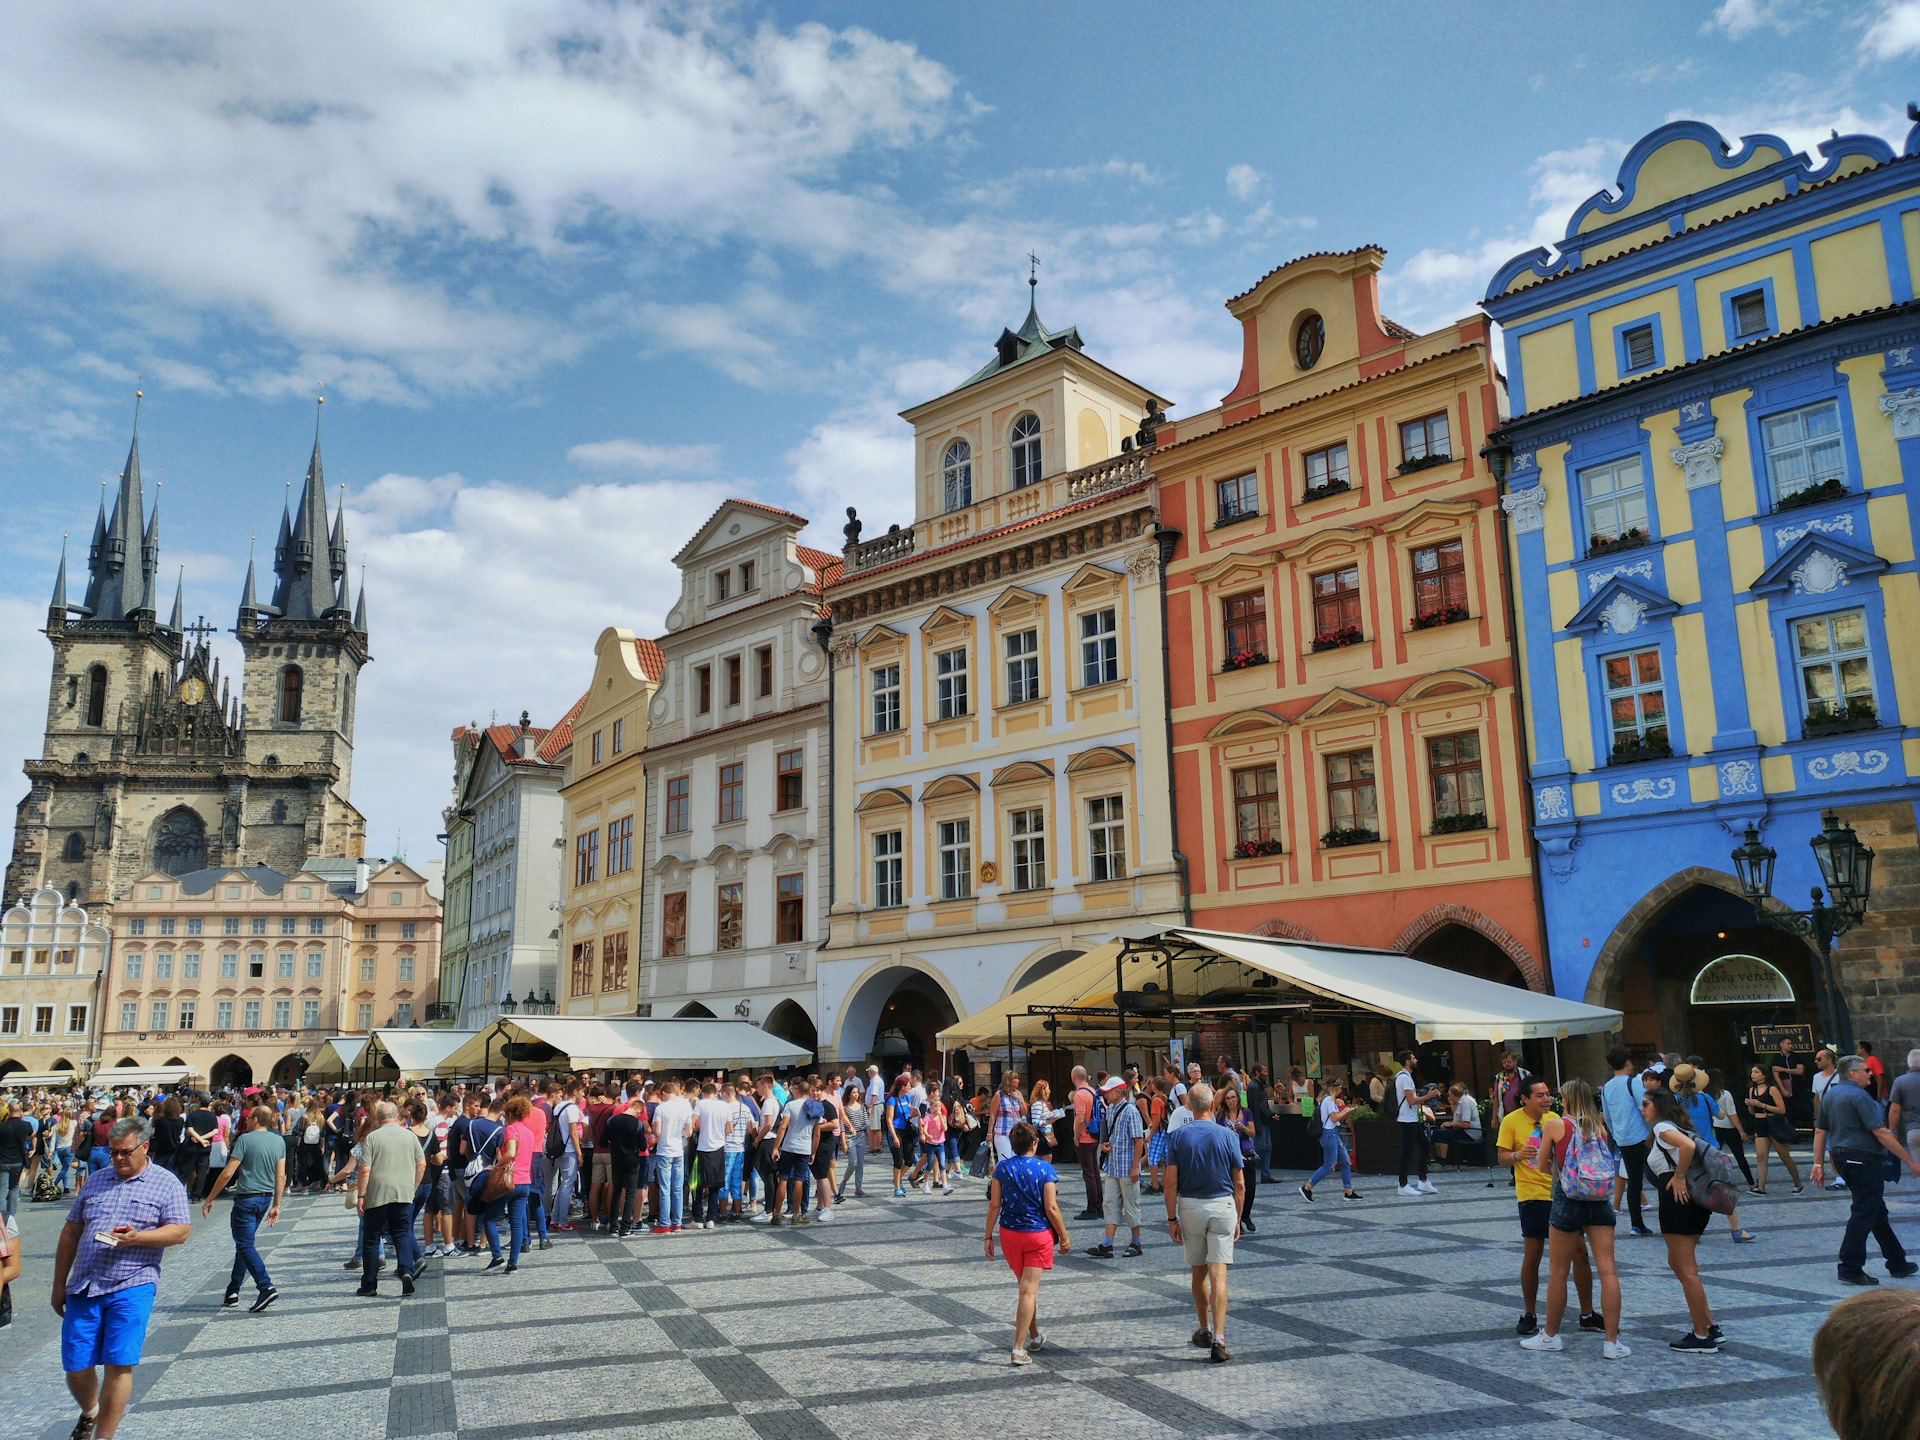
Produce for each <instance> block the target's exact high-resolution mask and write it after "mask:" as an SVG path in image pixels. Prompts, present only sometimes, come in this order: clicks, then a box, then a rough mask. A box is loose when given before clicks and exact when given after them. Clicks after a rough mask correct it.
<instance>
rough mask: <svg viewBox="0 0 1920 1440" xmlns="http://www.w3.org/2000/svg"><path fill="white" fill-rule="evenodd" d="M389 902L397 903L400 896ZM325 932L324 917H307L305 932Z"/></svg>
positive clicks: (310, 933)
mask: <svg viewBox="0 0 1920 1440" xmlns="http://www.w3.org/2000/svg"><path fill="white" fill-rule="evenodd" d="M390 903H392V904H395V905H398V904H399V903H400V897H399V896H397V895H396V896H393V897H392V898H391V902H390ZM326 933H327V922H326V920H325V919H323V918H322V917H321V916H318V915H312V916H309V917H308V918H307V934H309V935H324V934H326Z"/></svg>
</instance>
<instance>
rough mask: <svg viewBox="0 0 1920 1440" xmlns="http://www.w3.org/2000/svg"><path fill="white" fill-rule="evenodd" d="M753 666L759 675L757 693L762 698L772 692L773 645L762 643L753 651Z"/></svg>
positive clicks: (765, 697)
mask: <svg viewBox="0 0 1920 1440" xmlns="http://www.w3.org/2000/svg"><path fill="white" fill-rule="evenodd" d="M753 668H754V671H755V672H756V673H757V674H758V675H759V677H760V679H759V682H758V683H759V695H760V698H761V699H762V700H765V699H767V698H768V697H769V696H770V695H772V694H773V647H772V646H771V645H762V646H761V647H760V648H759V649H758V650H756V651H754V652H753Z"/></svg>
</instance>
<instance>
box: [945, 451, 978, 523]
mask: <svg viewBox="0 0 1920 1440" xmlns="http://www.w3.org/2000/svg"><path fill="white" fill-rule="evenodd" d="M940 474H941V481H942V488H943V493H944V497H945V501H946V503H945V505H944V506H943V507H942V508H943V509H947V510H958V509H959V508H960V507H961V506H962V505H971V504H972V503H973V447H972V446H971V445H969V444H967V442H966V441H964V440H956V441H954V442H953V443H952V444H951V445H949V446H947V458H946V459H945V460H944V461H943V462H941V467H940Z"/></svg>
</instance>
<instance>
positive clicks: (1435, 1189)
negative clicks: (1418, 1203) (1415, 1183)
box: [1420, 1180, 1440, 1195]
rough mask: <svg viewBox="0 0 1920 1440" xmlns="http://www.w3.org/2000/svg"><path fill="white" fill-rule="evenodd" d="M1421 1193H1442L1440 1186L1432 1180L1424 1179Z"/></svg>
mask: <svg viewBox="0 0 1920 1440" xmlns="http://www.w3.org/2000/svg"><path fill="white" fill-rule="evenodd" d="M1420 1193H1421V1194H1422V1195H1438V1194H1439V1193H1440V1187H1439V1186H1438V1185H1435V1184H1434V1183H1433V1182H1432V1181H1430V1180H1422V1181H1421V1182H1420Z"/></svg>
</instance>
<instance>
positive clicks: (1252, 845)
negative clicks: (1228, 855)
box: [1233, 835, 1287, 860]
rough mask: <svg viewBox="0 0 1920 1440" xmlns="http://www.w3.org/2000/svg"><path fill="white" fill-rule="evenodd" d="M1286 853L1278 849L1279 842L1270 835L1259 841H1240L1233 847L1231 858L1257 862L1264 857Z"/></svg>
mask: <svg viewBox="0 0 1920 1440" xmlns="http://www.w3.org/2000/svg"><path fill="white" fill-rule="evenodd" d="M1286 853H1287V852H1286V851H1285V850H1283V849H1281V848H1280V841H1279V840H1278V839H1277V838H1275V837H1274V836H1271V835H1269V836H1266V837H1265V838H1263V839H1260V840H1242V841H1241V842H1240V843H1239V844H1238V845H1235V846H1234V847H1233V858H1234V859H1236V860H1258V859H1259V858H1261V857H1262V856H1264V855H1284V854H1286Z"/></svg>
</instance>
